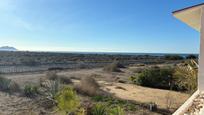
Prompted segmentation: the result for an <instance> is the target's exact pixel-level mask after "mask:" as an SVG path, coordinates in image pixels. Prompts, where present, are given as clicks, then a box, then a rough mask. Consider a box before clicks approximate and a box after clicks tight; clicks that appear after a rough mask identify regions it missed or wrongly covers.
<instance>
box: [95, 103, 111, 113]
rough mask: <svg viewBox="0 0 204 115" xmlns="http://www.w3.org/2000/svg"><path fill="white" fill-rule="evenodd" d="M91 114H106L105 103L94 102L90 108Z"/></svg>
mask: <svg viewBox="0 0 204 115" xmlns="http://www.w3.org/2000/svg"><path fill="white" fill-rule="evenodd" d="M92 115H108V113H107V108H106V105H103V104H96V105H95V106H94V107H93V108H92Z"/></svg>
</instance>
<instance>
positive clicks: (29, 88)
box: [24, 84, 39, 97]
mask: <svg viewBox="0 0 204 115" xmlns="http://www.w3.org/2000/svg"><path fill="white" fill-rule="evenodd" d="M38 93H39V90H38V87H37V86H33V85H30V84H29V85H25V86H24V94H25V96H26V97H35V96H36V95H37V94H38Z"/></svg>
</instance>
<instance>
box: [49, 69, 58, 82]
mask: <svg viewBox="0 0 204 115" xmlns="http://www.w3.org/2000/svg"><path fill="white" fill-rule="evenodd" d="M46 77H47V78H48V79H49V80H56V79H59V77H58V75H57V72H56V71H48V72H47V73H46Z"/></svg>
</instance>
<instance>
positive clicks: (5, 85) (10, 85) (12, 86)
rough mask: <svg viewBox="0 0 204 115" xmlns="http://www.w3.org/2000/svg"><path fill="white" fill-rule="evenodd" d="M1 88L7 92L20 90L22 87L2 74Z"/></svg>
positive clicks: (0, 79)
mask: <svg viewBox="0 0 204 115" xmlns="http://www.w3.org/2000/svg"><path fill="white" fill-rule="evenodd" d="M0 90H1V91H5V92H9V93H12V92H18V91H19V90H20V87H19V85H18V84H17V83H15V82H14V81H12V80H10V79H7V78H5V77H1V76H0Z"/></svg>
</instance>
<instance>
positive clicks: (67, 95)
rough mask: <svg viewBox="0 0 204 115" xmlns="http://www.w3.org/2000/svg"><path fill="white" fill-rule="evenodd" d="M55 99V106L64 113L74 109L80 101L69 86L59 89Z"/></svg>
mask: <svg viewBox="0 0 204 115" xmlns="http://www.w3.org/2000/svg"><path fill="white" fill-rule="evenodd" d="M55 100H56V101H57V107H58V108H59V110H61V111H63V112H65V113H66V114H67V113H71V112H74V111H76V110H77V108H78V107H79V106H80V101H79V98H78V96H77V94H76V92H75V91H74V90H73V89H72V88H70V87H64V88H63V89H62V90H60V91H59V92H58V94H57V95H56V97H55Z"/></svg>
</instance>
